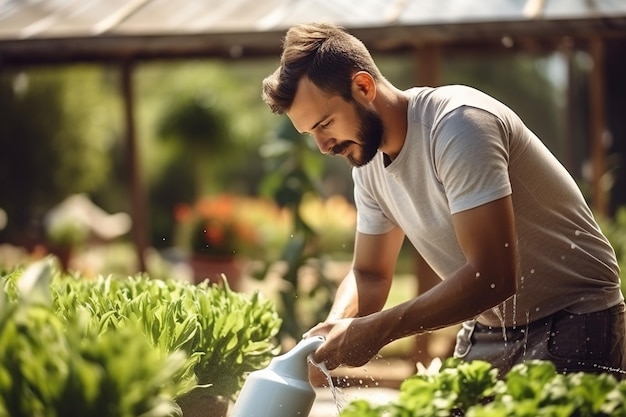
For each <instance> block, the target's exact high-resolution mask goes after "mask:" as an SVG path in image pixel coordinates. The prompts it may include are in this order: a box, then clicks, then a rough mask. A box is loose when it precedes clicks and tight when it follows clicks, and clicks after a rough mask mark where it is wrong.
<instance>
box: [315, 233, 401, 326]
mask: <svg viewBox="0 0 626 417" xmlns="http://www.w3.org/2000/svg"><path fill="white" fill-rule="evenodd" d="M403 239H404V233H403V232H402V231H401V230H400V229H399V228H395V229H393V230H391V231H390V232H388V233H386V234H383V235H366V234H363V233H357V235H356V241H355V246H354V258H353V262H352V268H351V269H350V272H349V273H348V275H347V276H346V277H345V279H344V280H343V281H342V283H341V284H340V285H339V288H338V289H337V294H336V295H335V301H334V303H333V307H332V309H331V311H330V313H329V315H328V319H327V321H330V320H337V319H341V318H348V317H361V316H366V315H368V314H371V313H375V312H377V311H380V310H381V309H382V308H383V306H384V305H385V302H386V301H387V296H388V295H389V289H390V287H391V281H392V279H393V274H394V269H395V265H396V260H397V257H398V253H399V252H400V247H401V246H402V242H403Z"/></svg>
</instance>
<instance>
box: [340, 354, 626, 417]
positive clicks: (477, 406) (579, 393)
mask: <svg viewBox="0 0 626 417" xmlns="http://www.w3.org/2000/svg"><path fill="white" fill-rule="evenodd" d="M496 376H497V369H495V368H492V367H491V365H490V364H488V363H486V362H483V361H472V362H462V361H460V360H459V359H455V358H449V359H447V360H446V361H445V362H444V363H443V366H442V368H441V370H440V371H439V372H438V373H435V374H420V375H415V376H412V377H410V378H408V379H407V380H405V381H404V382H403V383H402V386H401V387H400V394H399V397H398V399H397V400H396V401H394V402H392V403H390V404H385V405H372V404H370V403H368V402H367V401H365V400H358V401H355V402H352V403H350V404H348V406H346V407H345V408H344V410H342V412H341V414H340V415H341V417H363V416H366V417H369V416H371V417H373V416H385V417H436V416H438V417H453V416H467V417H609V416H612V417H613V416H617V417H620V416H626V401H625V400H626V381H618V380H617V379H616V378H615V377H613V376H612V375H610V374H608V373H602V374H591V373H572V374H559V373H557V372H556V369H555V367H554V365H553V364H552V363H551V362H548V361H529V362H526V363H524V364H520V365H516V366H515V367H513V368H512V369H511V371H509V373H508V374H507V375H506V376H505V378H504V379H502V380H499V379H497V377H496Z"/></svg>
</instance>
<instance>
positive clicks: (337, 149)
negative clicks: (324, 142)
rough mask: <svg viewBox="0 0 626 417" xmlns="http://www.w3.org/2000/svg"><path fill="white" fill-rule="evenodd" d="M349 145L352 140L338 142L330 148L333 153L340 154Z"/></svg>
mask: <svg viewBox="0 0 626 417" xmlns="http://www.w3.org/2000/svg"><path fill="white" fill-rule="evenodd" d="M348 146H350V142H342V143H338V144H336V145H335V146H333V147H332V148H331V150H330V153H331V155H338V154H341V153H343V151H345V150H346V149H348Z"/></svg>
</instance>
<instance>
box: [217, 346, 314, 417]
mask: <svg viewBox="0 0 626 417" xmlns="http://www.w3.org/2000/svg"><path fill="white" fill-rule="evenodd" d="M322 343H324V338H323V337H321V336H314V337H310V338H307V339H304V340H302V341H300V342H299V343H298V344H297V345H296V346H295V347H294V348H293V349H291V350H290V351H289V352H287V353H285V354H284V355H281V356H277V357H275V358H274V359H272V361H271V362H270V364H269V365H268V367H267V368H265V369H261V370H259V371H255V372H252V373H251V374H250V375H248V378H247V379H246V382H245V383H244V384H243V388H242V389H241V393H240V394H239V397H238V398H237V401H236V402H235V405H234V407H233V409H232V410H231V413H230V414H229V415H230V417H297V416H302V417H307V416H308V415H309V413H310V412H311V408H312V407H313V402H314V401H315V390H314V389H313V386H312V385H311V383H310V382H309V368H308V363H307V362H308V359H307V358H308V356H309V355H310V354H311V353H313V352H315V350H316V349H317V348H318V347H319V346H320V345H321V344H322Z"/></svg>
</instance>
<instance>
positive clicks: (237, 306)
mask: <svg viewBox="0 0 626 417" xmlns="http://www.w3.org/2000/svg"><path fill="white" fill-rule="evenodd" d="M224 284H225V285H224V286H214V285H210V284H209V283H207V282H204V283H201V284H197V285H192V284H188V283H186V282H182V281H176V280H168V281H164V280H156V279H150V278H149V277H148V276H145V275H138V276H135V277H128V278H125V279H119V278H118V279H116V278H112V277H99V278H97V279H95V280H86V279H80V278H78V279H77V278H73V277H70V276H62V277H61V276H59V277H58V278H57V279H55V280H54V281H53V282H52V290H53V302H54V305H55V308H56V309H57V311H58V312H59V313H60V314H61V315H62V316H64V317H68V316H70V315H72V314H73V312H74V311H76V310H77V309H83V310H86V311H87V312H88V315H89V317H90V326H91V327H93V328H94V331H97V332H104V331H106V330H107V329H110V328H120V327H124V326H126V325H127V323H129V322H137V323H139V325H140V326H141V328H142V331H143V333H144V334H145V335H146V336H147V338H148V339H149V340H150V342H151V344H152V345H154V346H158V347H159V348H160V349H162V350H163V351H165V352H176V351H182V352H184V353H185V354H186V355H187V361H186V365H185V367H184V368H183V369H182V370H181V373H180V374H179V375H178V378H179V379H181V380H185V379H190V378H194V379H195V380H196V383H197V386H198V387H201V388H203V389H206V390H207V394H209V395H214V396H223V397H227V398H233V397H234V395H235V394H236V393H237V392H238V391H239V389H240V388H241V386H242V385H243V381H244V378H245V375H246V374H247V373H248V372H251V371H254V370H256V369H259V368H262V367H264V366H265V365H267V363H269V361H270V359H271V358H272V357H273V356H274V355H275V354H276V353H277V349H278V348H279V347H278V344H277V341H276V340H275V336H276V334H277V332H278V329H279V327H280V318H279V317H278V314H277V313H276V311H275V310H274V307H273V304H271V302H270V301H269V300H265V299H263V298H262V297H261V295H260V294H259V293H253V294H250V295H248V294H243V293H237V292H234V291H232V290H230V289H229V288H228V286H227V285H226V283H224ZM181 394H182V393H181Z"/></svg>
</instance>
